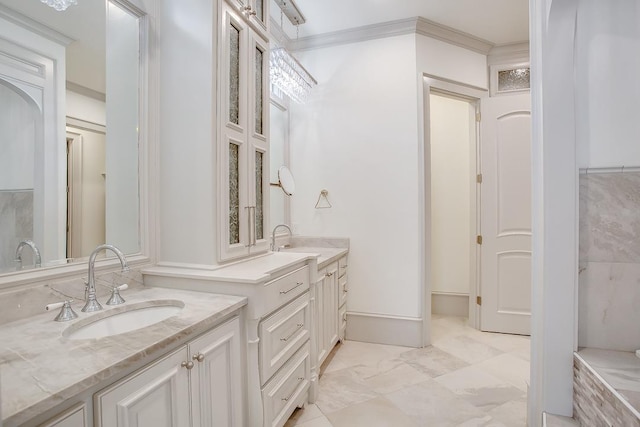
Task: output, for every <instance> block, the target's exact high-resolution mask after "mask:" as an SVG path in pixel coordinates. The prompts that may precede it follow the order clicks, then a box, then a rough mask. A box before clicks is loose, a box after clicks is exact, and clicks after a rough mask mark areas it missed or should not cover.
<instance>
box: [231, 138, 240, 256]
mask: <svg viewBox="0 0 640 427" xmlns="http://www.w3.org/2000/svg"><path fill="white" fill-rule="evenodd" d="M239 151H240V147H238V144H234V143H230V144H229V244H234V243H240V158H239Z"/></svg>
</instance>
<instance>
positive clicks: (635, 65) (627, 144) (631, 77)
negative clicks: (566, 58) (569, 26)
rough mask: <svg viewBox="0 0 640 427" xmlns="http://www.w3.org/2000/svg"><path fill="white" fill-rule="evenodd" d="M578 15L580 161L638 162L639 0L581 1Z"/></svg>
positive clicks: (590, 163)
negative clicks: (611, 0)
mask: <svg viewBox="0 0 640 427" xmlns="http://www.w3.org/2000/svg"><path fill="white" fill-rule="evenodd" d="M577 18H578V19H577V31H576V86H577V90H576V114H577V119H578V121H579V126H578V127H577V129H576V132H577V135H576V136H577V140H578V141H579V147H580V148H579V166H580V167H582V168H584V167H619V166H640V143H639V142H638V141H639V140H640V120H638V117H640V103H639V102H638V99H640V79H638V76H640V55H638V54H637V52H638V48H639V47H640V26H639V25H638V22H639V21H640V8H639V7H638V3H637V2H636V1H635V0H622V1H615V2H602V1H597V0H583V1H581V2H580V6H579V8H578V16H577ZM566 71H567V72H569V70H566Z"/></svg>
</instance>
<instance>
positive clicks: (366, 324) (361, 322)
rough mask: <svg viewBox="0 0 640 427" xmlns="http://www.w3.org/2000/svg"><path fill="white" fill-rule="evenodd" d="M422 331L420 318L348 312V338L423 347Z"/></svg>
mask: <svg viewBox="0 0 640 427" xmlns="http://www.w3.org/2000/svg"><path fill="white" fill-rule="evenodd" d="M421 333H422V319H420V318H414V317H396V316H386V315H382V314H370V313H355V312H347V333H346V339H347V340H352V341H364V342H371V343H376V344H387V345H399V346H405V347H421V345H422V339H421Z"/></svg>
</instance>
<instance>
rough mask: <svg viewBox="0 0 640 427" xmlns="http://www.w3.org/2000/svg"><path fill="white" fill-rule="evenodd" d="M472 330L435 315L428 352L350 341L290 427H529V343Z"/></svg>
mask: <svg viewBox="0 0 640 427" xmlns="http://www.w3.org/2000/svg"><path fill="white" fill-rule="evenodd" d="M466 323H467V322H466V319H464V318H459V317H449V316H437V315H434V316H433V318H432V342H433V345H432V346H430V347H427V348H423V349H411V348H407V347H396V346H388V345H379V344H368V343H361V342H357V341H345V342H344V343H342V344H341V345H340V346H339V347H338V348H337V349H336V351H335V352H334V355H333V358H332V359H331V361H330V362H329V363H328V365H327V366H326V367H325V370H324V373H323V375H322V376H321V377H320V382H319V387H320V389H319V396H318V400H317V401H316V403H315V404H312V405H307V407H305V408H304V409H298V410H297V411H296V412H295V413H294V414H293V415H292V417H291V419H289V421H288V422H287V424H286V425H285V427H292V426H297V427H332V426H333V427H343V426H344V427H359V426H363V427H383V426H389V427H405V426H406V427H419V426H443V427H444V426H464V427H471V426H491V427H501V426H505V427H518V426H525V425H526V406H527V402H526V400H527V396H526V390H527V383H528V380H529V338H528V337H522V336H518V335H505V334H492V333H485V332H479V331H477V330H475V329H473V328H470V327H468V326H467V324H466Z"/></svg>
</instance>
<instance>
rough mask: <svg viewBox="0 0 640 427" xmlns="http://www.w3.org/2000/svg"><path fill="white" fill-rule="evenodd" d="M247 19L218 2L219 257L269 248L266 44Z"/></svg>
mask: <svg viewBox="0 0 640 427" xmlns="http://www.w3.org/2000/svg"><path fill="white" fill-rule="evenodd" d="M247 19H248V18H247V17H246V16H245V14H244V13H241V12H239V11H238V10H236V9H235V8H234V7H232V6H230V5H229V4H227V3H226V2H220V34H219V51H218V56H219V58H220V61H219V63H220V73H219V81H218V88H219V96H218V99H219V101H218V111H219V122H220V123H221V126H220V144H219V149H218V159H219V162H220V163H219V168H218V169H219V171H220V172H219V194H220V199H219V206H220V225H219V228H220V251H219V254H220V255H219V257H220V260H229V259H235V258H241V257H243V256H246V255H248V254H249V253H250V252H254V253H259V252H266V251H267V250H268V248H269V242H268V230H266V227H267V225H268V223H269V222H268V221H269V218H268V214H269V203H268V200H269V187H270V186H269V167H268V165H269V157H268V154H269V143H268V141H269V140H268V135H269V108H268V106H269V87H268V82H269V68H268V67H269V44H268V42H267V41H265V40H264V39H262V38H261V37H260V36H259V35H258V34H257V33H256V32H255V31H254V30H252V28H251V26H250V25H249V24H248V22H247Z"/></svg>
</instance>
